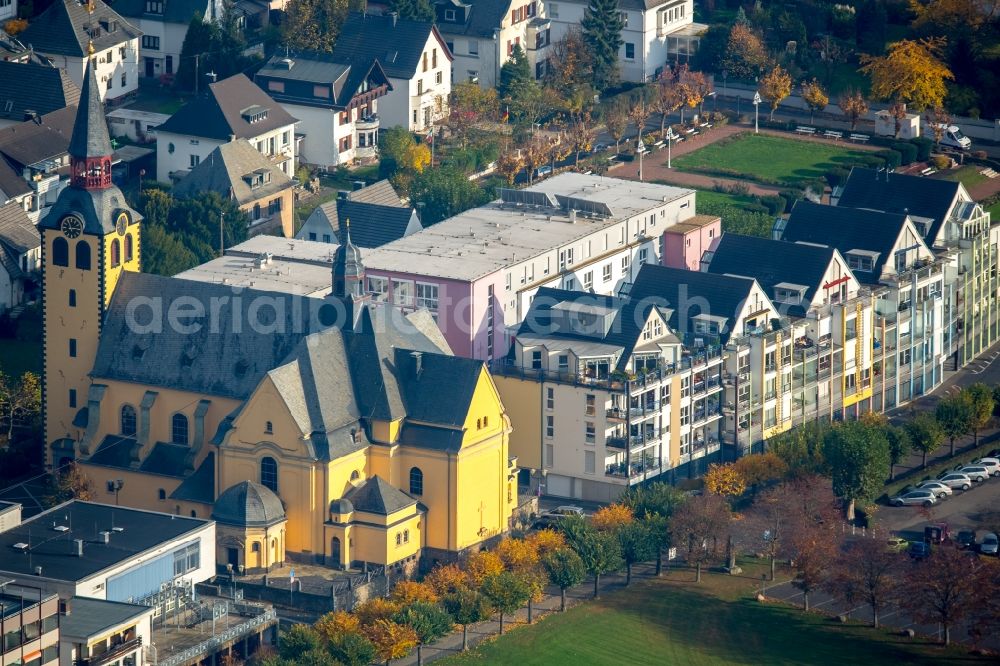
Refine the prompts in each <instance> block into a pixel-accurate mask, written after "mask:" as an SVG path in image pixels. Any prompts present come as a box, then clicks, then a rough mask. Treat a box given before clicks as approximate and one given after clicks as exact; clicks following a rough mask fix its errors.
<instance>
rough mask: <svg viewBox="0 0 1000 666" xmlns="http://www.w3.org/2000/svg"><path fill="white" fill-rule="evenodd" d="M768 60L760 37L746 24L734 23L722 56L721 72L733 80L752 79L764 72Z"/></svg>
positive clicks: (765, 48)
mask: <svg viewBox="0 0 1000 666" xmlns="http://www.w3.org/2000/svg"><path fill="white" fill-rule="evenodd" d="M768 60H769V57H768V55H767V47H765V46H764V42H763V40H762V39H761V38H760V36H759V35H757V33H756V32H754V31H753V29H752V28H751V27H750V26H749V25H748V24H746V23H740V22H736V23H735V24H734V25H733V27H732V29H731V30H730V31H729V41H728V42H727V43H726V49H725V51H724V53H723V55H722V63H721V67H722V71H723V72H725V73H726V74H727V75H728V76H731V77H733V78H734V79H752V78H753V77H755V76H757V75H758V74H759V73H760V72H762V71H763V70H764V67H766V66H767V62H768Z"/></svg>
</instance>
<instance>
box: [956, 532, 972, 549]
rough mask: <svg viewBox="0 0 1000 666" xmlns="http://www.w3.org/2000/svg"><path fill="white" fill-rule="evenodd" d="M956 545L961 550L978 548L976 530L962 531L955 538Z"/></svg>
mask: <svg viewBox="0 0 1000 666" xmlns="http://www.w3.org/2000/svg"><path fill="white" fill-rule="evenodd" d="M955 545H956V546H958V547H959V548H963V549H965V548H975V547H976V530H961V531H960V532H959V533H958V536H957V537H955Z"/></svg>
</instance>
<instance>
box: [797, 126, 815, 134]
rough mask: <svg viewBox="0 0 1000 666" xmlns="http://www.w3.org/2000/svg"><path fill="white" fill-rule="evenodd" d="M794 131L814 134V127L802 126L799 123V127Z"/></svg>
mask: <svg viewBox="0 0 1000 666" xmlns="http://www.w3.org/2000/svg"><path fill="white" fill-rule="evenodd" d="M795 131H796V133H798V134H815V133H816V128H815V127H804V126H801V125H800V126H799V127H796V128H795Z"/></svg>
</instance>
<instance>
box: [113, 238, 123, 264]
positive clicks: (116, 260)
mask: <svg viewBox="0 0 1000 666" xmlns="http://www.w3.org/2000/svg"><path fill="white" fill-rule="evenodd" d="M121 265H122V244H121V243H119V242H118V239H117V238H116V239H114V240H113V241H111V268H118V267H119V266H121Z"/></svg>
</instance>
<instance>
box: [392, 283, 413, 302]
mask: <svg viewBox="0 0 1000 666" xmlns="http://www.w3.org/2000/svg"><path fill="white" fill-rule="evenodd" d="M413 295H414V292H413V280H396V279H393V281H392V304H393V305H398V306H401V307H412V306H413Z"/></svg>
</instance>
